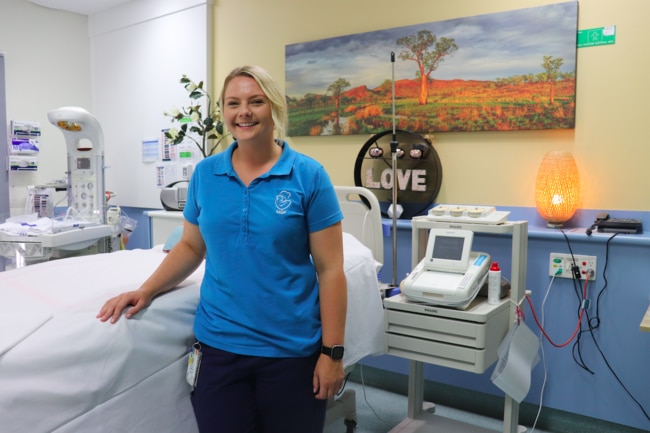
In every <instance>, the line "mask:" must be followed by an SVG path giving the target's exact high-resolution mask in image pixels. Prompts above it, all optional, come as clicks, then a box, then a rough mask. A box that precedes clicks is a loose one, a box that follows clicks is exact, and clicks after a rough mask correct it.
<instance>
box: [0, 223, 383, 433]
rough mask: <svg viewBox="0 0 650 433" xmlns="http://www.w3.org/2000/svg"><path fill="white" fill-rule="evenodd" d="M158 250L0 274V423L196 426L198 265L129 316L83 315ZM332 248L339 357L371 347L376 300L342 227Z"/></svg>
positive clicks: (378, 309)
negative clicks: (337, 277)
mask: <svg viewBox="0 0 650 433" xmlns="http://www.w3.org/2000/svg"><path fill="white" fill-rule="evenodd" d="M164 254H165V253H163V252H162V250H161V248H160V247H157V248H154V249H151V250H131V251H119V252H115V253H111V254H100V255H94V256H83V257H75V258H69V259H63V260H57V261H51V262H46V263H41V264H38V265H33V266H28V267H25V268H21V269H16V270H12V271H8V272H3V273H0V333H1V335H2V337H1V338H0V420H1V421H0V431H2V432H4V431H7V432H10V431H26V432H27V431H28V432H30V433H40V432H43V433H45V432H56V433H72V432H80V431H83V432H102V433H105V432H134V431H137V432H138V433H148V432H151V433H165V432H169V433H177V432H184V433H193V432H195V431H196V425H195V422H194V416H193V413H192V409H191V405H190V401H189V393H190V388H189V386H188V385H187V384H186V383H185V366H186V357H187V351H188V349H189V347H190V345H191V343H192V340H193V334H192V323H193V318H194V311H195V308H196V304H197V302H198V297H199V285H200V280H201V276H202V272H203V269H202V268H201V269H199V270H197V272H195V273H194V274H193V275H192V276H191V277H190V278H188V280H186V281H185V282H184V283H183V284H182V285H181V287H179V288H178V289H176V290H174V291H172V292H169V293H167V294H165V295H163V296H161V297H159V298H157V299H156V300H155V301H154V302H153V303H152V305H151V306H150V307H149V308H148V309H146V310H145V311H142V312H140V313H139V314H138V315H136V316H135V317H134V318H133V319H131V320H120V321H118V323H116V324H114V325H110V324H107V323H102V322H99V321H98V320H97V319H96V318H95V316H96V314H97V312H98V311H99V308H100V307H101V305H102V304H103V303H104V302H105V300H106V299H108V298H109V297H110V296H113V295H115V294H118V293H121V292H123V291H125V290H129V289H133V288H135V287H137V286H139V284H140V283H141V282H142V281H144V279H146V278H147V277H148V276H149V274H151V272H152V271H153V270H154V269H155V268H156V266H158V264H159V263H160V261H161V260H162V258H163V257H164ZM344 254H345V270H346V277H347V280H348V315H347V320H348V322H347V326H346V354H345V358H344V365H345V366H349V365H352V364H354V363H356V362H357V361H359V360H360V359H361V358H363V357H365V356H368V355H374V354H380V353H382V352H383V350H384V333H383V307H382V304H381V299H380V295H379V288H378V283H377V277H376V272H377V269H378V266H379V264H378V263H377V262H376V261H375V260H374V259H373V257H372V254H371V252H370V250H368V249H367V248H366V247H365V246H363V245H362V244H361V243H360V242H359V241H357V240H356V239H355V238H354V237H353V236H352V235H348V234H345V235H344ZM170 408H173V409H172V410H170Z"/></svg>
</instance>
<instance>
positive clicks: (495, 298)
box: [488, 262, 501, 304]
mask: <svg viewBox="0 0 650 433" xmlns="http://www.w3.org/2000/svg"><path fill="white" fill-rule="evenodd" d="M500 299H501V268H499V262H492V266H490V270H489V271H488V304H498V303H499V301H500Z"/></svg>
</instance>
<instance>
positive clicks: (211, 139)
mask: <svg viewBox="0 0 650 433" xmlns="http://www.w3.org/2000/svg"><path fill="white" fill-rule="evenodd" d="M180 83H181V84H182V85H183V86H184V87H185V90H187V92H188V94H189V97H190V105H189V106H187V107H181V108H180V109H178V108H176V107H174V108H173V109H172V110H171V111H170V112H165V113H164V115H165V116H167V117H171V121H172V123H178V124H179V127H178V128H170V129H169V130H167V131H165V138H166V139H167V140H168V142H169V143H170V144H173V145H176V144H179V143H182V142H183V140H185V139H186V138H188V139H190V140H192V141H193V142H194V143H195V144H196V146H197V147H198V148H199V150H200V151H201V154H202V155H203V157H204V158H207V157H208V156H210V155H212V154H213V153H214V152H215V151H216V150H217V148H218V147H219V145H220V144H221V142H222V141H223V140H224V138H226V136H228V135H229V134H227V133H226V132H225V131H224V124H223V122H222V121H221V109H220V107H219V102H218V101H217V102H214V103H213V101H212V97H210V94H209V93H208V92H207V91H206V90H205V89H204V88H203V81H200V82H199V83H198V84H196V83H195V82H194V81H192V80H190V79H189V78H188V77H187V75H185V74H183V76H182V77H181V79H180ZM201 99H205V105H204V106H202V105H201V104H200V100H201ZM202 110H205V113H204V112H203V111H202Z"/></svg>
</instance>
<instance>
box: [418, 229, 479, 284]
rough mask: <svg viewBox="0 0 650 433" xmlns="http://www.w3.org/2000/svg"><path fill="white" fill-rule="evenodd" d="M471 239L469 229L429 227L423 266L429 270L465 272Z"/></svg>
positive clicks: (472, 233)
mask: <svg viewBox="0 0 650 433" xmlns="http://www.w3.org/2000/svg"><path fill="white" fill-rule="evenodd" d="M473 239H474V232H472V231H470V230H453V229H431V230H430V231H429V241H428V242H427V250H426V256H425V268H426V269H427V270H431V271H441V272H453V273H465V272H466V271H467V266H468V263H469V254H470V250H471V249H472V240H473Z"/></svg>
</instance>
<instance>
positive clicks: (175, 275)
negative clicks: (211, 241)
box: [97, 221, 205, 323]
mask: <svg viewBox="0 0 650 433" xmlns="http://www.w3.org/2000/svg"><path fill="white" fill-rule="evenodd" d="M204 258H205V243H204V242H203V237H202V236H201V232H200V231H199V227H198V226H197V225H194V224H191V223H189V222H187V221H185V222H184V224H183V235H182V236H181V239H180V240H179V241H178V243H177V244H176V245H175V246H174V248H172V250H171V251H170V252H169V253H167V256H166V257H165V258H164V259H163V261H162V263H160V265H159V266H158V268H157V269H156V270H155V271H154V272H153V274H151V276H150V277H149V278H148V279H147V280H146V281H145V282H144V283H143V284H142V286H140V288H139V289H138V290H133V291H130V292H124V293H122V294H120V295H118V296H115V297H114V298H111V299H109V300H108V301H106V303H105V304H104V305H103V306H102V308H101V309H100V311H99V313H98V314H97V318H98V319H99V320H101V321H102V322H106V321H107V320H109V319H110V322H111V323H115V322H117V320H118V319H119V317H120V315H121V314H122V311H124V310H125V309H126V308H127V307H129V306H131V308H129V309H128V311H127V312H126V314H125V317H126V318H127V319H130V318H131V317H133V315H134V314H136V313H137V312H138V311H140V310H142V309H143V308H146V307H147V306H149V305H150V304H151V301H152V300H153V298H155V297H156V296H158V295H160V294H162V293H164V292H167V291H169V290H171V289H173V288H174V287H176V286H177V285H178V284H180V283H181V282H183V281H184V280H185V279H186V278H187V277H188V276H190V275H191V274H192V272H194V271H195V270H196V268H198V267H199V265H200V264H201V262H202V261H203V259H204Z"/></svg>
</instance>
